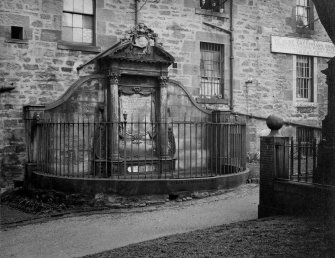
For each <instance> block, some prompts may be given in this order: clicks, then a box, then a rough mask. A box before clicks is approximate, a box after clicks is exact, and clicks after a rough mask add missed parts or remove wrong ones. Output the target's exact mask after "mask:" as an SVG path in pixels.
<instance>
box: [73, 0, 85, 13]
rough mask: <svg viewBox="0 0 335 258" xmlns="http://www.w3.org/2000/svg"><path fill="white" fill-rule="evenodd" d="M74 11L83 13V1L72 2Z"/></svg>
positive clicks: (75, 0)
mask: <svg viewBox="0 0 335 258" xmlns="http://www.w3.org/2000/svg"><path fill="white" fill-rule="evenodd" d="M73 9H74V11H75V12H78V13H83V11H84V1H83V0H74V8H73Z"/></svg>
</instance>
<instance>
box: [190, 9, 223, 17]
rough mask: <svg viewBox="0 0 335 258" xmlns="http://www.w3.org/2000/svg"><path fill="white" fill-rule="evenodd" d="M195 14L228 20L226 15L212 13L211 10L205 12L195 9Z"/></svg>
mask: <svg viewBox="0 0 335 258" xmlns="http://www.w3.org/2000/svg"><path fill="white" fill-rule="evenodd" d="M195 13H196V14H202V15H209V16H215V17H221V18H225V19H229V15H228V14H226V13H219V12H213V11H211V10H205V9H200V8H195Z"/></svg>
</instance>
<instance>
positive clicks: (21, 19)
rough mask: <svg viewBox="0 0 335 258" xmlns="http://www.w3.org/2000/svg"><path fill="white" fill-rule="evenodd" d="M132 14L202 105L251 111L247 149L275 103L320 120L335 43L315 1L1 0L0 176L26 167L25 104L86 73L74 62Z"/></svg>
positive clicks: (119, 33) (103, 45) (280, 109)
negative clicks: (150, 32) (150, 31)
mask: <svg viewBox="0 0 335 258" xmlns="http://www.w3.org/2000/svg"><path fill="white" fill-rule="evenodd" d="M136 9H137V11H135V10H136ZM77 18H78V19H79V20H78V19H77ZM136 23H144V24H146V25H147V26H148V27H149V28H151V29H153V30H154V31H155V32H156V33H157V34H158V37H159V40H160V42H161V43H162V44H163V46H164V49H165V50H166V51H168V52H169V53H170V54H172V55H173V56H174V58H175V63H174V64H173V65H172V66H171V67H170V68H169V77H170V78H172V79H173V80H176V81H178V82H180V83H181V84H182V85H183V86H184V87H185V89H187V90H188V92H189V94H190V95H191V96H192V97H193V98H194V99H195V100H196V101H197V102H198V103H199V105H202V106H203V107H205V108H207V109H209V110H223V111H225V110H227V111H229V110H230V111H233V112H236V113H237V114H243V115H245V116H246V117H247V121H248V146H247V150H248V151H250V152H255V151H257V149H258V146H259V135H261V134H264V133H266V126H265V123H264V118H266V117H267V116H268V115H269V114H271V113H277V114H280V115H281V116H282V117H283V118H284V120H285V121H288V122H292V123H297V124H306V125H312V126H320V124H321V120H322V119H323V117H324V116H325V112H326V107H327V85H326V83H325V76H324V75H323V74H322V73H321V70H323V69H325V68H326V64H327V61H328V58H329V57H331V56H332V55H334V50H333V49H332V48H331V47H330V46H329V45H328V43H324V42H330V39H329V38H328V36H327V34H326V32H325V31H324V29H323V27H322V25H321V23H320V22H319V21H318V20H317V14H316V12H315V10H314V8H313V5H312V2H311V1H308V0H298V1H297V2H296V1H289V0H285V1H277V0H276V1H272V0H262V1H261V0H226V1H225V0H221V1H218V0H213V1H199V0H124V1H120V0H95V1H89V0H83V1H80V0H79V1H75V3H74V4H73V2H72V1H71V0H70V1H68V0H4V1H1V3H0V58H1V59H0V60H1V61H0V74H1V77H0V80H1V84H0V87H1V88H0V118H1V119H0V171H1V180H2V181H1V184H3V185H4V184H7V183H8V182H11V180H12V179H14V178H18V177H22V175H23V171H24V167H23V166H24V165H23V164H24V160H25V158H26V157H25V153H26V152H25V148H26V146H25V133H26V130H25V128H24V120H23V106H25V105H43V104H45V103H50V102H52V101H54V100H56V99H58V98H59V97H60V96H61V95H62V94H63V93H64V92H65V91H66V90H67V89H68V88H69V86H70V85H71V84H72V83H73V82H75V81H76V80H77V79H78V78H79V76H81V75H83V74H84V73H85V71H81V72H80V73H78V71H77V69H76V68H78V67H79V66H80V65H82V64H84V63H85V62H87V61H88V60H90V59H91V58H93V57H94V56H95V55H97V54H98V53H99V52H101V51H103V50H106V49H107V48H109V47H110V46H112V45H113V44H115V43H116V42H117V41H119V40H120V39H121V38H123V37H124V35H125V32H126V31H127V30H129V29H131V28H132V27H134V25H135V24H136ZM299 39H302V40H300V41H299ZM271 40H272V44H271ZM285 44H286V45H285ZM290 44H292V46H293V45H294V44H297V47H296V48H293V47H292V48H290V47H287V45H288V46H290ZM276 46H277V49H274V48H275V47H276ZM285 46H286V47H285ZM290 49H291V50H292V49H295V50H294V51H293V52H292V51H290ZM311 49H318V51H316V53H314V52H313V51H311ZM299 60H300V61H299ZM299 65H300V66H299ZM297 66H298V68H297ZM301 66H303V68H301ZM86 72H89V71H86ZM299 76H300V77H299ZM298 77H299V78H298ZM208 87H210V88H209V89H208ZM305 88H306V89H305ZM304 89H305V90H304ZM181 112H183V110H181ZM290 130H291V131H292V130H294V127H291V128H289V129H288V130H287V132H288V133H290Z"/></svg>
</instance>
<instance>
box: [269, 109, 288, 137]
mask: <svg viewBox="0 0 335 258" xmlns="http://www.w3.org/2000/svg"><path fill="white" fill-rule="evenodd" d="M266 125H267V126H268V127H269V128H270V129H271V133H270V135H272V136H275V135H279V131H278V130H279V129H280V128H282V127H283V125H284V120H283V119H282V118H281V117H279V116H276V115H274V114H272V115H269V116H268V118H267V119H266Z"/></svg>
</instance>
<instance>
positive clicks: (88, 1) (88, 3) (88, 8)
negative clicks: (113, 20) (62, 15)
mask: <svg viewBox="0 0 335 258" xmlns="http://www.w3.org/2000/svg"><path fill="white" fill-rule="evenodd" d="M84 13H87V14H93V0H84Z"/></svg>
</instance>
